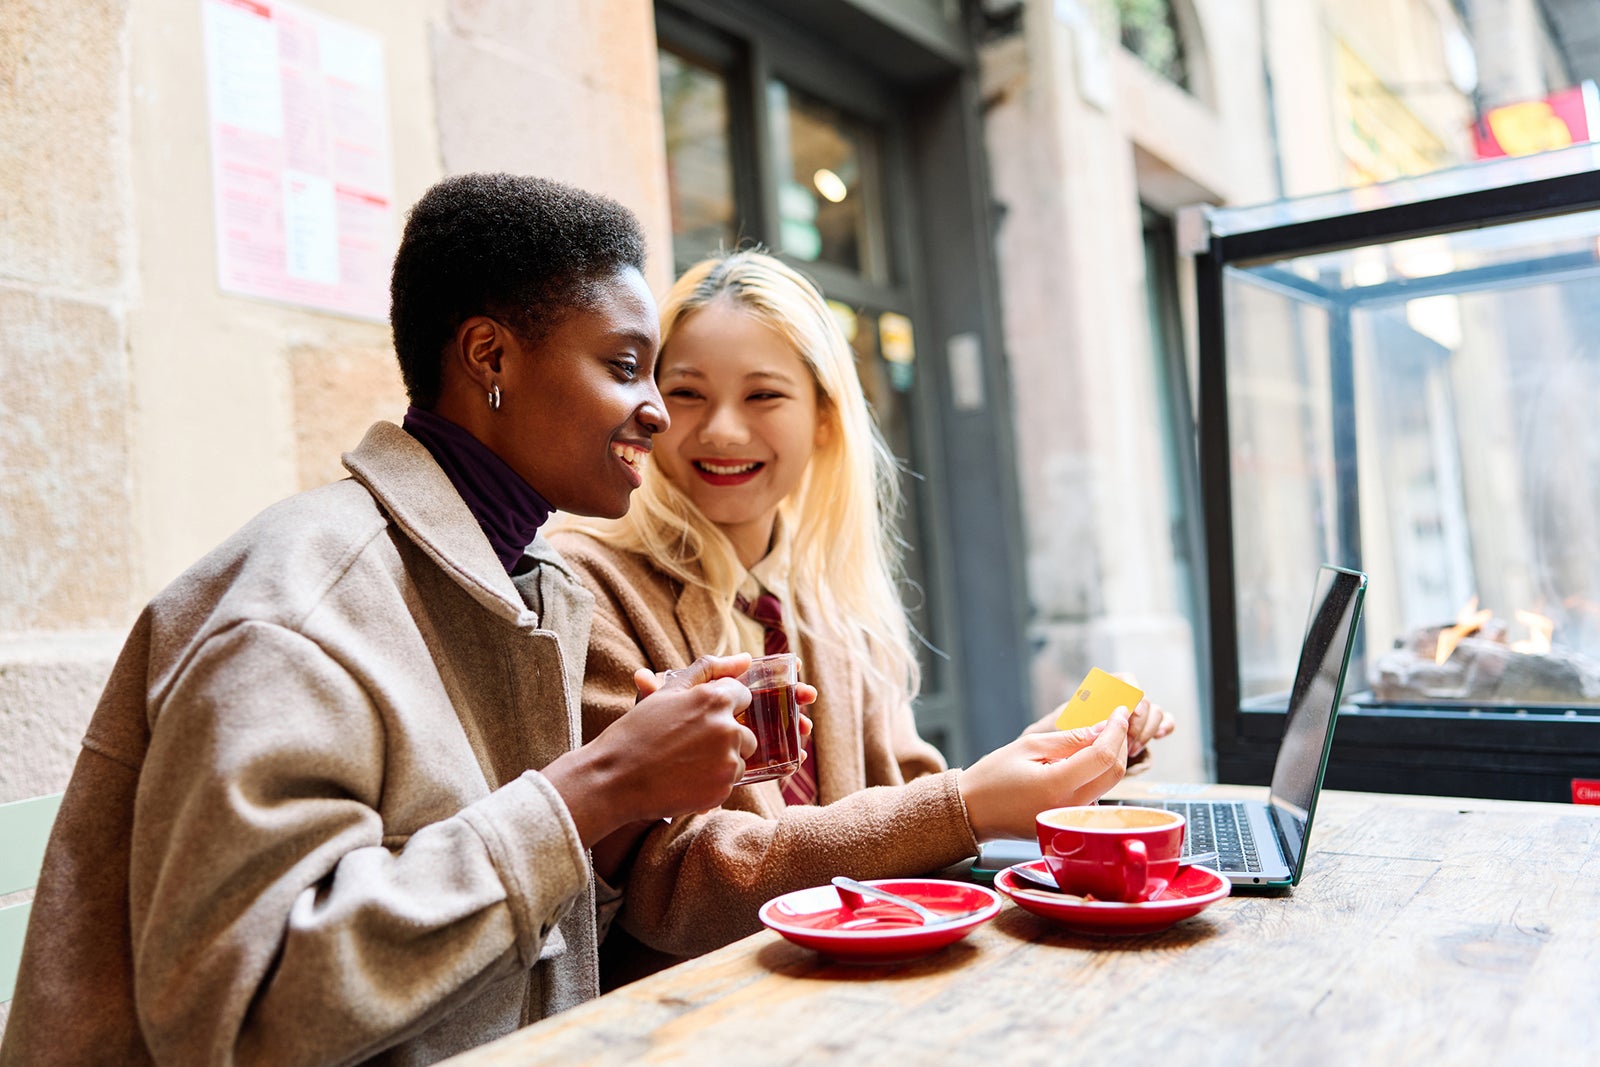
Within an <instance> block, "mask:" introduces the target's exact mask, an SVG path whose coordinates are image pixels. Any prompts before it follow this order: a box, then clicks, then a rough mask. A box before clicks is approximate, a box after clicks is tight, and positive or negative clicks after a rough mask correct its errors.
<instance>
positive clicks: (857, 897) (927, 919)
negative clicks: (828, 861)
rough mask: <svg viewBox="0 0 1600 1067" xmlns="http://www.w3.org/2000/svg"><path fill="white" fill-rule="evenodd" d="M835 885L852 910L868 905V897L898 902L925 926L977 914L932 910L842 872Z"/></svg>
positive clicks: (835, 879)
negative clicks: (847, 876)
mask: <svg viewBox="0 0 1600 1067" xmlns="http://www.w3.org/2000/svg"><path fill="white" fill-rule="evenodd" d="M833 887H834V888H835V889H837V890H838V891H839V899H840V900H842V901H843V902H844V906H845V907H847V908H849V909H850V910H851V911H859V910H860V909H861V908H862V907H864V906H865V905H866V903H867V901H866V898H867V897H872V898H874V899H876V900H883V901H887V902H888V903H890V904H898V905H900V906H901V907H902V908H905V909H906V910H908V911H911V912H913V913H915V914H916V916H917V917H918V918H919V919H921V920H922V925H924V926H937V925H939V924H940V923H948V922H954V921H955V920H957V919H965V918H966V917H967V916H969V915H972V914H975V913H974V912H970V911H962V912H957V913H955V914H953V915H952V914H949V913H944V914H941V913H939V912H936V911H931V910H929V909H928V908H925V907H923V906H922V905H921V904H918V903H917V902H916V901H914V900H907V899H906V898H905V897H903V896H901V895H900V894H899V893H891V892H889V891H888V890H887V889H879V888H878V887H877V886H875V885H867V884H866V883H865V882H858V881H856V880H855V879H854V878H846V877H845V876H844V875H842V874H841V875H836V876H835V877H834V879H833Z"/></svg>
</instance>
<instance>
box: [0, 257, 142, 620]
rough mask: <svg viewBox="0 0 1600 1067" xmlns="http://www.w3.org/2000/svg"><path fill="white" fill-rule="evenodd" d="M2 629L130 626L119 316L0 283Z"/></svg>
mask: <svg viewBox="0 0 1600 1067" xmlns="http://www.w3.org/2000/svg"><path fill="white" fill-rule="evenodd" d="M0 323H4V324H5V345H4V347H3V348H0V377H3V380H4V381H5V382H6V388H5V389H4V390H0V574H3V575H5V576H6V580H5V582H4V583H3V584H0V632H5V631H13V632H17V631H27V630H36V629H42V630H70V629H79V628H84V627H100V626H112V627H116V626H122V625H126V623H127V621H128V619H129V616H130V614H131V609H132V606H133V605H132V604H131V602H130V598H131V592H130V590H131V588H132V572H133V569H134V555H133V552H134V546H133V536H132V532H131V531H132V527H133V524H132V489H131V484H130V475H129V430H128V418H129V408H130V403H131V401H130V397H129V390H128V368H127V356H126V353H125V350H124V348H125V344H126V341H125V336H126V334H125V329H124V325H123V322H122V319H121V317H120V315H119V314H118V313H117V312H116V311H114V310H112V309H108V308H106V307H103V306H100V305H97V304H90V303H84V302H80V301H75V300H68V299H62V298H58V297H52V296H43V295H39V294H36V293H30V292H25V291H20V290H15V289H3V288H0Z"/></svg>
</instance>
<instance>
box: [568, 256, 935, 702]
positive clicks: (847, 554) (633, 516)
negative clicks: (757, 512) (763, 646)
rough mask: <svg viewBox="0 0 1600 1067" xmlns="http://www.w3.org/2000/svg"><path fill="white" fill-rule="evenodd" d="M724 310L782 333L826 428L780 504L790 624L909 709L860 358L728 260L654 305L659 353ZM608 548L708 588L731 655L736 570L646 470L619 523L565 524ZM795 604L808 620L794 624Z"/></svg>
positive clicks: (771, 272) (701, 267)
mask: <svg viewBox="0 0 1600 1067" xmlns="http://www.w3.org/2000/svg"><path fill="white" fill-rule="evenodd" d="M719 301H725V302H727V303H730V304H732V305H733V306H735V307H738V308H740V309H742V310H743V311H745V312H747V313H748V314H750V315H753V316H754V317H755V318H756V319H758V320H759V321H760V322H762V323H764V324H765V325H767V326H768V327H769V328H771V329H772V330H774V331H775V332H776V333H778V334H779V335H780V336H781V337H783V338H784V339H785V340H786V341H788V343H789V345H790V347H791V348H792V349H793V350H794V351H795V353H796V354H797V355H799V357H800V359H801V360H802V361H803V362H804V363H805V365H806V367H807V368H808V369H809V370H810V371H811V376H812V379H813V381H814V382H815V383H816V388H817V411H818V417H819V418H821V419H822V420H824V421H825V423H826V424H827V427H828V429H827V432H826V433H824V434H823V435H822V436H823V441H822V442H821V444H820V445H819V447H818V448H817V450H816V451H815V452H814V453H813V454H812V456H811V462H810V463H809V464H808V465H807V467H806V471H805V473H804V474H803V475H802V476H801V479H800V482H799V484H798V485H797V486H796V487H795V488H794V490H793V491H791V492H790V494H789V495H788V496H787V497H786V498H784V500H783V501H782V503H780V504H779V506H778V516H779V522H780V524H781V526H782V528H783V530H784V531H786V535H787V536H788V537H789V540H790V547H789V573H788V574H786V575H785V576H784V578H785V580H786V581H787V583H788V586H789V590H790V599H791V600H792V601H794V602H795V603H794V604H786V605H785V606H784V607H785V610H786V612H787V615H786V618H785V623H786V625H787V626H788V627H789V628H790V629H791V631H794V630H798V631H799V632H800V633H802V634H804V635H805V636H806V637H807V638H808V639H810V640H813V641H818V640H821V641H827V642H830V643H833V644H836V645H839V646H842V648H843V650H844V651H845V652H846V654H849V655H851V656H852V658H853V659H854V660H855V662H857V663H859V664H861V665H862V667H863V668H864V670H865V671H866V672H867V676H868V682H869V684H871V685H873V686H874V687H877V688H881V687H890V690H891V691H895V690H898V691H901V692H903V693H904V694H905V695H906V697H907V698H908V699H909V698H910V697H912V696H914V695H915V694H916V692H917V688H918V685H919V672H918V669H917V657H916V652H915V649H914V647H913V645H912V641H911V628H910V625H909V624H908V622H907V620H906V612H905V608H904V606H903V605H902V603H901V601H900V597H899V594H898V590H897V586H898V583H899V579H900V577H901V573H902V572H901V551H900V541H899V539H898V538H897V536H896V535H895V521H896V519H897V518H898V516H899V513H900V504H901V499H900V479H899V463H898V461H896V459H895V457H894V454H893V453H892V452H891V451H890V450H889V446H888V444H887V443H886V442H885V441H884V439H883V435H882V434H881V433H879V432H878V427H877V424H876V423H875V422H874V421H873V418H872V414H871V412H870V411H868V409H867V401H866V397H865V395H864V394H863V393H862V390H861V381H860V379H859V378H858V377H857V374H856V367H855V356H854V353H853V352H852V351H851V349H850V345H849V342H848V341H846V340H845V336H844V332H843V331H842V330H841V329H840V327H839V324H838V322H837V320H836V319H835V318H834V316H833V313H832V312H831V311H830V310H829V309H828V305H827V304H826V303H825V302H824V300H823V298H822V294H821V293H820V292H818V291H817V289H816V287H815V286H814V285H812V284H811V282H809V281H807V280H806V279H805V278H804V277H803V276H801V275H800V274H799V273H797V272H796V271H794V270H793V269H791V268H790V267H788V266H786V265H785V264H784V263H782V262H781V261H779V260H777V259H775V258H773V257H772V256H769V255H766V254H765V253H762V252H757V251H748V250H747V251H740V252H733V253H729V254H727V255H723V256H717V257H714V258H711V259H706V260H702V261H701V262H699V263H697V264H695V265H694V266H693V267H690V268H689V269H688V270H687V271H686V272H685V273H684V274H683V276H682V277H681V278H679V279H678V281H677V282H676V284H674V285H673V286H672V288H671V290H669V291H668V293H667V295H666V297H665V298H664V299H663V300H662V303H661V351H662V355H663V357H665V354H666V352H667V351H668V349H670V348H671V346H672V335H673V332H674V331H675V330H676V328H677V327H678V326H680V325H682V324H683V322H684V321H685V320H687V319H688V318H689V317H690V316H692V315H694V314H695V313H696V312H698V311H700V310H701V309H703V308H705V307H707V306H709V305H711V304H713V303H716V302H719ZM561 525H562V526H565V527H566V528H568V529H578V530H582V531H584V532H586V533H588V534H590V535H591V536H594V537H597V538H599V539H601V540H603V541H605V542H607V543H608V544H612V545H615V546H617V547H619V548H623V549H626V550H629V551H634V552H639V553H642V554H644V555H646V556H648V557H649V558H650V559H651V560H653V561H654V562H655V564H656V566H658V567H660V568H661V569H662V570H663V571H665V572H666V573H668V574H670V575H672V576H673V577H674V578H676V579H678V580H679V581H681V582H684V583H686V584H691V585H700V586H703V587H705V588H706V589H708V590H709V591H710V593H711V595H712V599H713V600H714V602H715V603H716V604H717V605H718V608H719V610H720V614H721V619H720V622H721V625H722V639H721V646H722V649H723V650H724V651H731V650H732V649H734V648H735V647H737V639H736V636H735V634H736V631H735V630H734V625H733V612H734V607H733V599H734V593H735V590H736V587H737V586H738V584H739V583H740V582H741V581H742V580H743V578H744V574H745V568H744V566H743V565H742V564H741V563H740V562H739V558H738V555H737V554H736V553H735V551H734V548H733V543H732V542H731V541H729V540H728V538H727V536H726V535H725V534H724V533H723V532H722V531H721V530H720V529H719V528H718V527H717V526H716V524H715V523H713V522H711V520H709V519H707V518H706V517H705V515H704V513H702V512H701V511H700V509H699V508H698V507H696V506H695V504H694V503H693V501H691V500H690V499H689V497H688V496H687V495H686V494H684V492H683V491H682V490H681V489H679V488H678V487H677V486H676V485H674V484H673V483H672V482H671V481H670V480H669V479H668V478H667V477H665V476H664V475H663V474H661V472H660V469H659V468H657V467H656V466H655V465H654V464H653V463H649V462H647V464H646V467H645V475H644V485H643V486H642V487H641V488H639V489H638V490H637V491H635V492H634V494H633V501H632V504H631V505H630V506H629V509H628V513H627V514H626V515H625V516H623V517H622V518H621V519H615V520H595V519H577V518H563V520H562V522H561ZM796 604H803V605H805V606H806V608H807V609H808V611H809V614H808V615H807V616H806V617H801V615H800V612H799V611H797V610H796V607H795V605H796Z"/></svg>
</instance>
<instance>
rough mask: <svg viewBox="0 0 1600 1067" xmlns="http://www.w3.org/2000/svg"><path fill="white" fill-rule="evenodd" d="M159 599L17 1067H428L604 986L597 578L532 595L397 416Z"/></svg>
mask: <svg viewBox="0 0 1600 1067" xmlns="http://www.w3.org/2000/svg"><path fill="white" fill-rule="evenodd" d="M345 465H346V466H347V467H348V468H349V470H350V473H351V478H349V479H347V480H345V481H342V482H338V483H335V484H333V485H329V486H324V487H322V488H320V489H314V490H311V491H309V492H306V493H302V494H300V495H298V496H295V497H292V498H290V499H289V500H286V501H284V502H282V503H280V504H278V505H276V506H274V507H272V508H269V509H268V510H267V511H265V512H263V513H262V514H261V515H260V516H258V517H257V518H256V519H254V520H253V521H252V522H250V523H249V524H248V525H247V526H245V527H244V529H242V530H241V531H240V532H239V533H237V534H236V535H234V536H233V537H232V538H231V539H230V540H228V541H227V542H225V543H224V544H223V545H222V546H221V547H219V548H217V549H216V550H215V551H213V552H212V553H211V554H209V555H208V556H206V557H205V558H204V559H203V560H201V561H200V562H199V563H197V564H196V565H195V566H194V567H192V568H191V569H190V570H189V571H188V572H187V573H185V574H184V575H183V576H182V577H180V578H178V579H177V580H176V581H175V582H173V583H172V585H170V586H168V587H167V589H165V590H164V591H163V592H162V593H160V594H159V595H158V596H157V597H156V598H155V599H154V600H153V601H151V603H150V605H149V606H148V607H147V608H146V609H145V611H144V613H143V614H142V615H141V616H140V618H139V620H138V622H137V624H136V625H135V627H134V629H133V632H132V634H131V636H130V637H129V638H128V642H127V644H126V646H125V647H124V649H123V651H122V655H121V657H120V659H119V660H118V662H117V665H116V668H115V670H114V671H113V673H112V676H111V680H110V682H109V683H108V684H107V686H106V689H105V693H104V695H103V697H102V698H101V701H100V704H99V707H98V708H97V710H96V711H95V714H94V717H93V720H92V722H91V723H90V726H89V730H88V734H87V736H86V737H85V738H84V742H83V751H82V754H81V755H80V756H79V759H78V763H77V766H76V769H75V770H74V772H73V777H72V782H71V785H70V786H69V788H68V790H67V795H66V798H65V800H64V802H63V804H62V807H61V813H60V816H59V819H58V821H57V823H56V826H55V829H54V832H53V834H52V837H51V841H50V845H49V850H48V853H47V855H46V857H45V866H44V872H43V875H42V877H41V879H40V882H39V887H38V893H37V896H36V899H35V903H34V909H33V914H32V922H31V924H30V927H29V930H28V936H27V942H26V947H25V950H24V954H23V961H22V969H21V974H20V980H19V984H18V988H17V993H16V997H15V1000H14V1002H13V1004H12V1011H11V1018H10V1023H9V1026H8V1028H7V1033H6V1035H5V1042H4V1046H3V1048H0V1064H4V1067H24V1065H26V1067H37V1065H43V1064H72V1065H82V1064H95V1063H119V1064H121V1063H129V1064H136V1063H150V1062H156V1063H168V1064H183V1065H186V1067H187V1065H201V1064H230V1063H239V1064H271V1065H275V1067H291V1065H295V1064H349V1063H375V1064H377V1063H381V1064H416V1063H428V1062H432V1061H435V1060H438V1059H441V1058H443V1057H445V1056H447V1055H449V1054H451V1053H454V1052H457V1051H460V1050H462V1049H466V1048H469V1047H471V1046H474V1045H477V1044H480V1043H482V1042H484V1041H487V1040H489V1039H491V1038H493V1037H496V1036H498V1035H501V1034H504V1033H507V1032H509V1031H511V1030H513V1029H515V1028H516V1027H518V1026H519V1025H522V1024H524V1023H528V1022H531V1021H533V1020H537V1019H539V1018H541V1017H542V1016H545V1015H547V1014H549V1013H551V1012H554V1011H556V1010H558V1009H560V1008H563V1007H565V1006H568V1005H571V1004H574V1003H577V1002H578V1001H581V1000H584V999H586V998H587V997H590V996H592V995H594V993H595V991H596V988H597V975H596V944H595V911H594V898H593V890H592V885H593V882H592V876H591V873H590V867H589V859H588V854H587V852H586V850H585V849H584V847H583V845H582V843H581V842H580V840H579V838H578V834H577V830H576V827H575V826H574V824H573V822H572V818H571V816H570V814H569V813H568V811H567V809H566V806H565V805H564V804H563V802H562V800H561V797H560V796H559V795H558V794H557V793H556V791H555V789H554V788H553V787H552V786H551V785H550V783H549V782H548V781H547V780H546V779H545V778H544V777H543V776H542V775H540V774H539V773H538V769H539V768H541V767H543V766H545V765H547V764H548V763H549V762H550V761H552V760H553V759H555V758H556V757H557V756H559V755H561V754H562V753H564V752H566V751H568V750H569V749H571V748H573V747H575V746H576V745H577V744H578V743H579V721H578V714H579V712H578V696H579V687H580V684H581V676H582V670H583V659H584V648H585V642H586V640H587V636H588V631H589V617H590V611H591V607H592V598H591V597H590V596H589V594H588V593H587V592H586V591H584V590H583V589H582V588H581V586H580V585H579V584H578V583H577V581H576V580H575V579H574V578H573V576H572V575H571V574H570V573H569V572H568V571H567V569H566V568H565V567H564V565H563V564H562V563H561V561H560V560H559V558H558V557H557V556H556V555H555V554H554V552H553V551H552V550H551V549H550V547H549V546H548V545H547V544H545V543H544V542H543V541H536V542H535V544H534V545H533V546H532V547H531V548H530V549H529V554H530V555H532V556H533V557H534V560H535V566H534V567H533V569H532V570H531V571H530V572H529V573H526V574H522V575H519V576H518V578H517V579H516V583H515V585H514V584H513V580H512V579H511V578H509V577H507V575H506V572H505V570H504V568H503V567H502V566H501V564H500V562H499V560H498V559H496V557H495V554H494V551H493V550H492V549H491V548H490V545H489V542H488V540H487V539H486V538H485V537H484V535H483V533H482V530H481V529H480V528H479V526H478V524H477V523H476V521H475V520H474V519H473V517H472V514H471V513H470V512H469V511H468V509H467V507H466V505H465V503H463V501H462V500H461V497H460V496H459V495H458V494H457V493H456V491H455V489H454V488H453V487H452V486H451V484H450V481H449V480H448V479H447V478H446V477H445V475H444V473H443V472H442V471H441V470H440V469H439V467H438V466H437V465H436V464H435V463H434V461H433V458H432V457H431V456H430V455H429V453H428V452H427V450H426V449H424V448H423V447H422V445H421V444H419V443H418V442H417V441H416V440H415V439H413V438H412V437H411V436H410V435H409V434H407V433H405V432H404V431H403V430H401V429H400V428H399V427H397V426H394V425H392V424H389V423H379V424H377V425H376V426H374V427H373V428H372V429H371V430H370V431H368V433H367V436H366V438H365V440H363V441H362V443H361V445H360V447H359V448H357V449H356V450H355V451H354V452H353V453H350V454H348V455H347V456H346V457H345Z"/></svg>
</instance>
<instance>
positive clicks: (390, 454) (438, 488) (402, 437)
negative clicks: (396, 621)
mask: <svg viewBox="0 0 1600 1067" xmlns="http://www.w3.org/2000/svg"><path fill="white" fill-rule="evenodd" d="M343 461H344V465H345V468H346V469H347V470H349V471H350V473H351V474H352V475H353V476H354V477H355V479H356V481H358V482H360V483H361V484H362V485H363V486H365V487H366V489H367V491H368V492H370V493H371V494H372V495H373V498H374V499H376V500H377V502H378V506H379V507H381V508H382V509H383V510H384V511H385V512H387V513H388V515H389V517H390V518H391V519H392V520H393V521H394V523H395V525H396V526H398V527H399V528H400V529H401V531H402V532H403V533H404V534H405V535H406V537H408V538H409V539H410V540H411V541H412V542H414V543H415V544H416V546H417V547H418V548H420V549H421V550H422V551H423V552H424V553H425V554H426V555H427V556H428V557H429V558H430V559H432V560H433V561H434V562H435V563H437V564H438V565H439V566H440V567H441V568H442V569H443V570H444V571H445V573H446V574H449V575H450V576H451V577H452V578H454V579H455V580H456V582H457V583H459V584H460V585H461V586H462V588H464V589H466V590H467V592H468V593H470V594H471V595H472V597H473V599H475V600H477V601H478V602H479V603H480V604H482V605H483V606H484V607H486V608H488V609H489V610H490V611H492V612H494V613H495V614H496V615H498V616H500V617H502V618H504V619H505V620H506V621H507V622H510V623H512V624H513V625H517V626H523V627H526V626H529V625H537V623H538V618H537V616H535V615H534V613H533V612H531V611H529V610H528V608H527V605H526V604H525V603H524V602H523V600H522V597H521V596H520V595H519V594H518V592H517V587H516V586H515V585H513V584H512V581H511V577H510V575H508V574H506V571H505V567H503V566H502V565H501V563H500V560H499V558H498V557H497V556H496V555H495V554H494V548H493V547H492V546H491V545H490V544H489V539H488V538H487V537H485V536H484V533H483V529H482V527H480V526H479V525H478V520H477V519H475V518H473V516H472V512H471V511H470V510H469V509H468V508H467V505H466V502H465V501H464V500H462V499H461V494H459V493H457V492H456V489H455V486H453V485H451V484H450V479H449V478H448V477H446V476H445V473H444V471H442V470H440V469H439V465H438V463H436V462H434V459H433V456H432V455H430V454H429V453H428V450H427V449H426V448H424V447H423V446H422V443H421V442H420V441H418V440H417V439H416V438H414V437H412V436H411V435H410V434H408V433H406V432H405V431H404V430H402V429H401V428H400V427H398V426H396V425H395V424H394V423H392V422H378V423H374V424H373V426H372V428H371V429H369V430H368V431H367V435H366V436H365V437H364V438H362V440H361V444H359V445H358V446H356V449H355V451H353V452H346V453H345V454H344V456H343Z"/></svg>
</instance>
